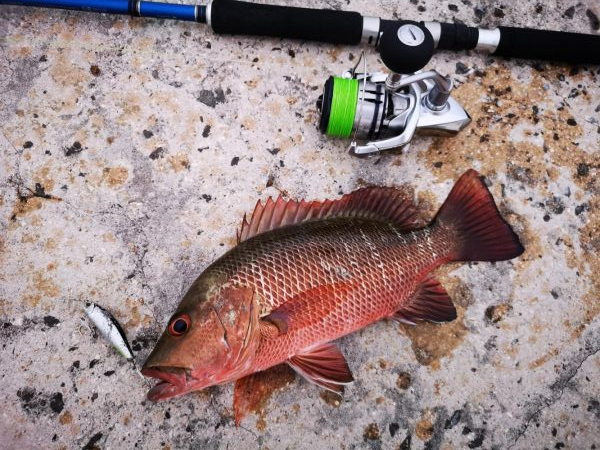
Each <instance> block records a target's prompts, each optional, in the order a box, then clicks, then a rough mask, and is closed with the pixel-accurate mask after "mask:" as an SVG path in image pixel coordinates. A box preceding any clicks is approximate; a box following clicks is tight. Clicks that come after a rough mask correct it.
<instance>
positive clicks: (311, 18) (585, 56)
mask: <svg viewBox="0 0 600 450" xmlns="http://www.w3.org/2000/svg"><path fill="white" fill-rule="evenodd" d="M0 4H10V5H23V6H35V7H48V8H59V9H71V10H81V11H91V12H101V13H109V14H127V15H131V16H136V17H154V18H169V19H177V20H185V21H192V22H198V23H205V24H207V25H209V26H210V27H211V28H212V30H213V31H214V32H215V33H217V34H242V35H254V36H270V37H280V38H289V39H301V40H307V41H319V42H327V43H332V44H346V45H359V44H361V43H362V44H366V45H371V46H375V47H377V49H378V50H379V54H380V56H381V60H382V61H383V63H384V64H385V65H386V66H387V67H388V68H389V69H390V70H391V71H392V72H391V73H389V74H385V73H373V74H370V73H368V72H367V68H366V59H365V58H364V56H363V57H362V58H361V59H360V60H363V61H365V62H364V65H363V70H362V72H359V71H358V66H359V63H357V65H356V66H355V67H354V68H352V69H350V70H348V71H346V72H345V73H344V74H343V75H342V77H330V79H329V80H327V82H326V83H325V86H324V91H323V95H321V97H320V98H319V100H318V102H317V106H318V108H319V110H320V112H321V119H320V129H321V131H322V132H324V133H326V134H328V135H331V136H337V137H343V138H348V137H351V136H352V143H351V144H350V146H349V149H350V151H351V153H353V154H354V155H358V156H360V155H368V154H371V153H374V152H378V151H381V150H386V149H390V148H397V147H401V146H403V145H406V144H407V143H408V142H410V140H411V139H412V137H413V135H414V134H415V133H417V132H419V133H424V134H446V135H453V134H456V133H458V132H459V131H460V130H462V129H463V128H464V127H465V126H466V125H467V124H468V123H469V122H470V117H469V115H468V114H467V112H466V111H465V110H464V109H463V108H462V107H461V106H460V105H459V104H458V103H457V102H456V101H455V100H454V99H453V98H452V97H451V96H450V93H451V90H452V80H451V79H450V78H448V77H444V76H442V75H440V74H439V73H437V72H436V71H426V72H421V69H423V67H425V65H426V64H427V63H428V62H429V60H430V59H431V57H432V56H433V54H434V52H435V51H436V50H454V51H460V50H473V49H474V50H481V51H485V52H488V53H491V54H492V55H496V56H502V57H507V58H525V59H540V60H548V61H558V62H566V63H571V64H592V65H596V64H600V36H595V35H587V34H580V33H568V32H560V31H547V30H535V29H530V28H515V27H504V26H499V27H497V28H494V29H483V28H476V27H469V26H467V25H464V24H460V23H439V22H414V21H410V20H386V19H381V18H379V17H370V16H362V15H361V14H359V13H358V12H351V11H336V10H329V9H309V8H299V7H292V6H276V5H266V4H255V3H249V2H243V1H238V0H211V1H210V2H209V3H208V4H206V5H187V4H173V3H163V2H153V1H144V0H0ZM360 60H359V62H360ZM358 139H361V140H367V142H366V143H365V144H363V145H358V144H357V140H358Z"/></svg>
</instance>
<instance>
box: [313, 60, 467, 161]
mask: <svg viewBox="0 0 600 450" xmlns="http://www.w3.org/2000/svg"><path fill="white" fill-rule="evenodd" d="M363 58H364V56H362V57H361V59H363ZM359 62H360V60H359ZM357 66H358V64H357ZM451 90H452V81H451V80H450V79H449V78H446V77H443V76H442V75H440V74H439V73H438V72H436V71H435V70H430V71H427V72H417V73H415V74H412V75H400V74H397V73H394V72H392V73H390V74H385V73H381V72H378V73H373V74H370V73H368V72H367V71H366V62H365V69H364V72H363V73H358V72H356V66H355V67H354V68H353V69H350V70H349V71H347V72H345V73H344V74H343V76H342V77H329V79H328V80H327V81H326V82H325V86H324V88H323V94H322V95H321V96H320V97H319V100H318V101H317V108H318V109H319V111H320V112H321V118H320V122H319V128H320V129H321V132H323V133H324V134H327V135H329V136H332V137H338V138H344V139H347V138H352V141H351V144H350V146H349V151H350V153H352V154H354V155H356V156H366V155H369V154H372V153H375V152H379V151H381V150H388V149H392V148H398V147H402V146H404V145H406V144H408V143H409V142H410V141H411V139H412V138H413V136H414V134H415V133H417V132H418V133H420V134H425V135H443V136H454V135H455V134H457V133H458V132H459V131H460V130H462V129H463V128H464V127H466V126H467V125H468V124H469V122H470V121H471V118H470V117H469V115H468V114H467V112H466V111H465V110H464V109H463V108H462V106H460V104H459V103H458V102H457V101H456V100H454V99H453V98H452V97H450V92H451ZM357 140H361V141H366V143H365V144H363V145H358V143H357Z"/></svg>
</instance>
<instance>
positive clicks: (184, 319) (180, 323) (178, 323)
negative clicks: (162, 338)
mask: <svg viewBox="0 0 600 450" xmlns="http://www.w3.org/2000/svg"><path fill="white" fill-rule="evenodd" d="M190 324H191V321H190V316H188V315H187V314H182V315H181V316H177V317H175V318H173V319H172V320H171V323H170V324H169V333H170V334H171V336H181V335H182V334H183V333H185V332H186V331H187V330H189V329H190Z"/></svg>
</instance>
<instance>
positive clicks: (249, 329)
mask: <svg viewBox="0 0 600 450" xmlns="http://www.w3.org/2000/svg"><path fill="white" fill-rule="evenodd" d="M523 251H524V248H523V246H522V244H521V242H520V240H519V237H518V236H517V234H516V233H515V232H514V231H513V229H512V227H511V226H510V225H509V224H508V222H506V221H505V220H504V219H503V218H502V216H501V215H500V212H499V211H498V208H497V206H496V204H495V202H494V199H493V197H492V195H491V193H490V192H489V190H488V188H487V187H486V184H485V182H484V179H483V177H482V176H481V175H479V173H478V172H477V171H475V170H472V169H471V170H468V171H467V172H465V173H464V174H463V175H462V176H461V177H460V179H459V180H458V181H457V182H456V184H455V185H454V187H453V188H452V190H451V192H450V194H449V195H448V197H447V199H446V201H445V202H444V203H443V205H442V206H441V208H440V210H439V211H438V213H437V214H436V215H435V217H434V218H433V219H432V220H431V222H430V223H429V224H427V225H423V224H422V223H420V222H419V220H418V218H417V207H416V206H415V204H414V203H413V202H412V200H411V199H410V198H409V197H408V196H407V195H406V194H405V192H404V191H402V190H401V189H397V188H393V187H366V188H361V189H358V190H356V191H354V192H352V193H350V194H346V195H344V196H342V197H341V198H339V199H337V200H326V201H322V202H318V201H312V202H307V201H304V200H302V201H295V200H287V201H286V200H284V199H283V198H282V197H281V196H279V197H278V198H277V199H276V200H273V199H272V198H269V199H268V200H267V201H266V203H264V204H263V203H262V202H261V201H258V203H257V204H256V207H255V209H254V212H253V213H252V215H251V218H250V220H248V219H247V217H246V216H244V218H243V220H242V226H241V229H240V230H239V231H238V233H237V245H236V246H235V247H233V248H232V249H231V250H229V251H228V252H227V253H225V254H224V255H223V256H221V257H220V258H218V259H217V260H216V261H214V262H213V263H212V264H211V265H209V266H208V267H207V268H206V269H205V270H204V271H203V272H202V273H201V274H200V276H199V277H198V278H197V279H196V280H195V281H194V282H193V284H192V285H191V287H190V288H189V290H188V291H187V293H186V294H185V295H184V296H183V298H182V299H181V301H180V303H179V306H178V307H177V310H176V311H175V313H174V314H173V315H172V316H171V318H170V319H169V321H168V325H167V327H166V329H165V331H164V332H163V334H162V335H161V337H160V338H159V340H158V342H157V344H156V346H155V347H154V349H153V351H152V352H151V353H150V355H149V356H148V358H147V359H146V361H145V363H144V366H143V368H142V374H143V375H144V376H146V377H152V378H156V379H157V380H159V382H158V384H156V385H155V386H154V387H152V388H151V389H150V390H149V392H148V394H147V396H148V398H149V399H150V400H152V401H158V400H164V399H168V398H172V397H177V396H180V395H183V394H186V393H189V392H192V391H198V390H202V389H204V388H207V387H209V386H213V385H219V384H224V383H229V382H235V385H234V390H233V402H234V416H235V422H236V424H238V425H239V423H240V421H241V419H242V418H243V417H244V415H245V414H246V412H247V411H246V410H245V409H246V406H247V405H246V403H247V401H246V399H245V398H244V396H245V394H244V393H246V394H247V393H249V392H253V385H254V383H255V382H256V381H255V380H256V379H257V376H256V375H257V374H259V373H261V372H262V371H265V370H268V369H270V368H273V367H276V366H278V365H280V364H288V365H289V366H291V367H292V368H293V369H294V370H295V371H296V372H297V373H298V374H300V375H301V376H302V377H304V378H305V379H307V380H308V381H310V382H312V383H314V384H316V385H317V386H320V387H322V388H325V389H328V390H331V391H333V392H336V393H341V392H342V391H343V389H344V386H346V385H348V384H349V383H351V382H352V381H353V380H354V378H353V375H352V373H351V370H350V367H349V365H348V362H347V361H346V358H345V357H344V355H343V354H342V352H341V351H340V349H339V348H338V346H337V345H335V344H334V343H333V342H332V341H334V340H336V339H338V338H340V337H342V336H345V335H347V334H350V333H353V332H356V331H358V330H360V329H362V328H364V327H366V326H368V325H370V324H372V323H374V322H377V321H379V320H382V319H391V320H394V321H397V322H404V323H409V324H416V323H418V322H420V321H433V322H447V321H452V320H454V319H455V318H456V309H455V307H454V305H453V303H452V300H451V299H450V297H449V295H448V293H447V292H446V290H445V289H444V288H443V287H442V285H441V284H440V283H439V281H438V280H437V279H436V278H435V276H434V275H433V274H432V272H433V271H434V270H435V269H436V268H438V267H439V266H441V265H443V264H445V263H450V262H455V261H462V262H466V261H503V260H509V259H512V258H515V257H517V256H519V255H520V254H522V253H523ZM257 388H258V387H257Z"/></svg>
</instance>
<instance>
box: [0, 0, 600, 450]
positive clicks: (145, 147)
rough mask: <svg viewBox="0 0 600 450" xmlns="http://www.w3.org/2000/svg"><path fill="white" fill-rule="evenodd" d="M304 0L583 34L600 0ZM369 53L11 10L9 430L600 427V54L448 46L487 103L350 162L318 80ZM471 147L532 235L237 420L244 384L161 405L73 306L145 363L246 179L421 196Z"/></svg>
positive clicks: (242, 200)
mask: <svg viewBox="0 0 600 450" xmlns="http://www.w3.org/2000/svg"><path fill="white" fill-rule="evenodd" d="M281 3H283V2H281ZM295 4H297V5H301V4H306V5H308V6H311V7H323V6H327V7H330V8H336V9H344V10H357V11H360V12H361V13H363V14H366V15H372V16H381V17H386V18H394V17H403V18H409V19H415V20H434V19H435V20H440V21H452V20H457V21H458V20H460V21H463V22H464V23H467V24H473V25H474V24H477V25H481V26H494V25H500V24H502V25H513V26H529V27H544V28H548V29H555V30H566V31H579V32H584V33H598V19H597V17H599V16H600V8H599V6H598V3H597V2H596V1H595V0H587V1H585V0H584V1H580V2H576V1H574V0H572V1H571V0H551V1H547V2H542V1H538V2H535V1H521V2H510V1H506V2H494V1H491V0H457V1H453V0H451V1H450V2H448V1H441V2H438V1H434V0H410V1H409V0H400V1H383V0H380V1H376V2H373V1H367V0H349V1H337V0H328V1H326V2H318V1H316V0H311V1H307V2H304V3H303V2H299V1H297V2H295ZM360 51H361V50H360V48H357V47H344V46H332V45H320V44H313V43H305V42H293V41H282V40H279V39H254V38H248V37H241V36H240V37H219V36H216V35H214V34H213V33H212V32H211V31H210V30H209V29H208V28H207V27H205V26H199V25H195V24H190V23H183V22H175V21H169V20H150V19H130V18H127V17H116V16H106V15H98V14H90V13H84V12H66V11H58V10H47V9H29V8H22V7H7V6H0V152H1V154H2V158H1V161H0V227H1V230H2V233H1V234H0V344H1V345H0V361H1V363H0V364H1V365H0V402H1V403H2V405H3V406H2V411H1V412H0V436H2V440H1V442H0V447H2V448H68V449H70V448H80V447H82V448H86V449H91V448H102V449H108V448H113V449H119V448H134V447H136V448H150V449H157V448H163V449H169V448H171V449H175V448H196V449H213V448H214V449H217V448H219V449H221V448H222V449H229V448H230V449H245V448H263V449H267V448H268V449H305V448H310V449H315V450H316V449H330V448H334V449H335V448H339V449H362V448H373V449H380V448H381V449H409V448H412V449H424V448H426V449H452V448H456V449H458V448H466V447H468V448H486V449H489V448H496V449H508V448H513V449H529V448H535V449H537V448H540V449H541V448H549V449H554V448H557V449H558V448H572V449H594V448H600V377H599V373H600V353H599V350H600V321H599V319H598V316H599V314H600V301H599V294H600V266H599V262H598V252H599V251H600V237H599V235H598V227H599V224H600V221H599V217H600V212H599V211H600V209H599V208H600V182H599V181H598V170H599V168H600V151H599V143H600V124H599V118H600V70H599V68H598V67H578V68H574V67H569V66H565V65H552V64H547V63H540V62H532V61H506V60H502V59H497V58H490V57H486V56H485V55H481V54H476V53H473V54H467V53H464V52H463V53H458V54H454V53H447V52H442V53H439V54H437V55H436V56H435V57H434V58H433V60H432V61H431V63H430V64H429V67H431V68H436V69H437V70H438V71H440V72H442V73H446V74H451V75H453V77H454V79H455V81H456V84H457V86H458V88H457V89H456V94H455V95H456V98H457V99H458V100H459V101H460V102H461V103H462V104H463V105H464V106H465V107H466V109H467V110H468V111H469V113H470V114H471V116H472V118H473V122H472V124H471V125H470V126H469V127H468V128H467V129H466V130H464V131H463V132H462V133H461V134H460V135H459V136H457V137H455V138H452V139H449V138H430V137H418V138H416V139H415V140H414V141H413V144H412V145H411V147H410V148H408V149H405V150H404V151H403V152H401V153H400V152H396V153H393V154H389V153H388V154H382V155H380V156H377V157H374V158H371V159H366V160H365V159H363V160H359V159H356V158H353V157H351V156H349V155H348V154H347V153H346V151H345V145H346V142H343V141H340V140H334V139H329V138H327V137H325V136H323V135H321V134H320V133H319V132H318V130H317V128H316V123H317V120H318V112H317V110H316V108H315V101H316V98H317V96H318V95H319V93H320V91H321V88H322V84H323V82H324V81H325V79H326V78H327V77H328V76H329V75H330V74H339V73H341V72H343V71H344V70H345V69H346V68H348V67H350V66H352V65H353V64H354V63H355V62H356V60H357V57H358V56H359V54H360ZM367 56H368V58H369V64H370V67H371V68H372V69H378V68H380V61H378V59H377V55H376V53H375V52H374V51H373V50H372V49H367ZM469 168H476V169H477V170H479V171H480V172H481V173H482V174H484V175H485V176H486V177H487V179H488V180H489V182H490V184H491V191H492V192H493V194H494V196H495V198H496V199H497V202H498V204H499V207H500V209H501V211H502V213H503V214H504V216H505V217H506V218H507V220H508V221H509V222H510V223H511V224H512V225H513V226H514V228H515V230H516V231H517V232H518V233H519V235H520V236H521V238H522V241H523V243H524V245H525V247H526V249H527V250H526V252H525V253H524V255H523V256H522V257H520V258H518V259H515V260H513V261H510V262H503V263H497V264H489V263H480V264H463V265H458V264H457V265H453V266H450V267H447V268H445V269H444V270H442V271H441V272H440V274H439V276H440V279H441V280H442V283H443V284H444V286H446V288H447V289H448V291H449V292H450V295H451V296H452V297H453V299H454V300H455V303H456V304H457V306H458V310H459V317H458V319H457V320H456V321H454V322H453V323H450V324H446V325H433V324H422V325H418V326H416V327H408V326H400V327H399V326H398V325H396V324H394V323H388V322H381V323H377V324H375V325H373V326H370V327H368V328H366V329H364V330H362V331H361V332H358V333H355V334H354V335H351V336H349V337H347V338H345V339H343V340H342V342H341V343H340V345H341V348H342V350H343V352H344V353H345V354H346V355H347V359H348V361H349V364H350V367H351V368H352V371H353V373H354V376H355V378H356V382H355V383H354V384H353V385H352V386H350V387H349V388H348V389H347V390H346V393H345V395H344V398H343V400H341V401H339V400H337V399H336V398H335V397H332V396H331V395H328V394H326V393H324V392H322V391H320V390H319V389H317V388H316V387H315V386H313V385H310V384H308V383H307V382H306V381H304V380H300V379H298V378H296V379H295V380H293V379H292V377H290V374H289V373H288V372H284V373H282V374H280V375H279V377H275V379H274V380H272V382H271V384H270V385H268V386H267V387H268V388H269V390H271V392H270V394H271V396H270V398H269V399H264V401H263V402H261V403H260V404H259V405H257V406H256V413H255V414H251V415H249V416H248V417H247V418H246V419H245V420H244V421H243V423H242V426H241V427H239V428H236V427H235V426H234V424H233V419H232V409H231V402H232V386H231V385H225V386H221V387H218V388H212V389H209V390H207V391H206V392H203V393H200V394H190V395H187V396H184V397H182V398H179V399H176V400H172V401H168V402H161V403H156V404H154V403H150V402H148V401H146V400H145V393H146V391H147V390H148V388H149V386H150V385H151V384H152V383H150V382H145V381H143V380H142V379H141V378H140V377H139V376H138V374H136V372H135V371H134V370H133V368H132V366H131V365H130V364H128V363H127V362H126V361H125V360H124V359H122V358H121V357H120V356H119V355H118V354H117V353H116V352H115V351H113V350H112V349H111V348H109V347H108V346H107V344H106V342H105V341H104V340H103V339H102V338H101V337H99V336H98V334H97V332H96V331H95V330H94V328H93V327H92V326H91V325H90V323H89V322H88V320H87V319H86V318H85V317H84V314H83V304H84V302H86V301H94V302H96V303H98V304H100V305H102V306H104V307H105V308H107V309H109V310H110V311H112V312H113V313H114V315H115V316H116V317H117V319H118V320H119V321H120V322H121V323H122V324H123V327H124V329H125V330H126V332H127V336H128V337H129V339H130V341H131V343H132V346H133V348H134V351H135V360H136V361H137V362H138V363H142V362H143V361H144V359H145V357H146V356H147V354H148V353H149V351H150V350H151V348H152V347H153V345H154V342H155V340H156V338H157V336H158V334H159V333H160V332H161V331H162V329H163V327H164V324H165V322H166V320H167V319H168V318H169V316H170V314H171V313H172V312H173V311H174V308H175V307H176V305H177V303H178V300H179V298H180V297H181V295H182V294H183V293H184V292H185V290H186V289H187V287H188V286H189V285H190V283H191V282H192V281H193V280H194V279H195V277H196V276H197V275H198V274H199V273H200V272H201V271H202V269H203V268H204V267H206V266H207V265H208V264H209V263H210V262H212V261H213V260H214V259H215V258H217V257H218V256H219V255H221V254H222V253H223V252H225V251H226V250H227V249H228V248H230V247H232V246H233V245H234V243H235V240H234V237H235V230H236V228H237V227H238V225H239V224H240V222H241V217H242V215H243V214H244V213H245V212H249V211H251V209H252V208H253V206H254V204H255V202H256V200H257V199H259V198H261V199H265V198H267V197H268V196H276V195H277V194H279V193H280V192H281V193H283V194H285V195H287V196H288V197H290V198H298V199H299V198H305V199H324V198H335V197H337V196H338V195H339V194H342V193H347V192H350V191H352V190H354V189H356V188H357V187H360V186H363V185H365V184H376V185H408V186H409V187H410V188H411V189H413V190H414V192H415V197H416V199H417V200H418V202H419V205H420V208H421V210H422V212H423V217H425V218H429V217H431V216H432V215H433V214H434V213H435V211H436V210H437V208H438V207H439V206H440V204H441V202H442V201H443V199H444V197H445V196H446V194H447V193H448V192H449V190H450V187H451V185H452V184H453V182H454V181H455V180H456V179H457V178H458V176H459V175H460V174H462V173H463V172H464V171H465V170H467V169H469Z"/></svg>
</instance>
